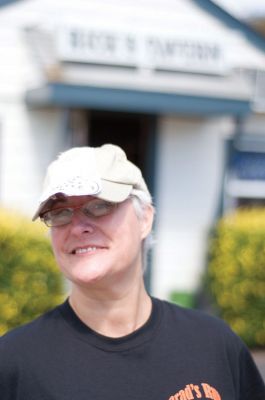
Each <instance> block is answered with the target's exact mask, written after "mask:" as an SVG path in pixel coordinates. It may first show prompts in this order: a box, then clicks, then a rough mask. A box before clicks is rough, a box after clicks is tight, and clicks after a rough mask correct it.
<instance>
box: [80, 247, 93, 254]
mask: <svg viewBox="0 0 265 400" xmlns="http://www.w3.org/2000/svg"><path fill="white" fill-rule="evenodd" d="M95 250H97V248H96V247H86V248H85V249H77V250H76V251H75V254H83V253H89V252H91V251H95Z"/></svg>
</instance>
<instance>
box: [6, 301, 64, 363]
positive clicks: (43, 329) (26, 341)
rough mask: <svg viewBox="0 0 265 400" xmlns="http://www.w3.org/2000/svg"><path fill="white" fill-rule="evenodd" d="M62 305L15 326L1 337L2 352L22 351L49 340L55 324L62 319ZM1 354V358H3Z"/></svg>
mask: <svg viewBox="0 0 265 400" xmlns="http://www.w3.org/2000/svg"><path fill="white" fill-rule="evenodd" d="M59 308H60V306H58V307H55V308H54V309H53V310H51V311H48V312H46V313H45V314H43V315H41V316H39V317H38V318H36V319H35V320H33V321H31V322H29V323H27V324H25V325H22V326H20V327H18V328H15V329H13V330H11V331H9V332H7V333H6V334H5V335H3V336H2V337H0V354H1V355H3V354H5V353H7V354H10V353H14V354H15V353H16V352H17V351H18V350H19V351H20V352H21V350H22V351H23V349H25V348H29V346H31V347H33V346H34V344H36V343H37V342H41V341H47V340H48V339H49V336H50V333H51V332H52V331H53V327H54V324H56V321H58V320H59V319H60V313H59V312H58V311H59ZM1 355H0V358H1Z"/></svg>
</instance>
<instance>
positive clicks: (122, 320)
mask: <svg viewBox="0 0 265 400" xmlns="http://www.w3.org/2000/svg"><path fill="white" fill-rule="evenodd" d="M69 301H70V305H71V307H72V308H73V310H74V311H75V313H76V314H77V316H78V317H79V318H80V319H81V320H82V321H83V322H84V323H85V324H86V325H87V326H89V327H90V328H91V329H93V330H94V331H96V332H98V333H100V334H102V335H104V336H108V337H121V336H126V335H128V334H130V333H132V332H134V331H135V330H136V329H138V328H140V327H141V326H142V325H143V324H144V323H145V322H146V321H147V320H148V318H149V316H150V314H151V308H152V303H151V299H150V297H149V295H148V294H147V292H146V290H145V286H144V282H143V279H141V280H139V282H138V283H137V285H136V284H133V285H132V287H131V288H129V289H128V288H127V290H124V291H122V292H121V291H120V290H119V291H118V292H117V291H115V290H114V289H111V290H110V291H108V292H107V293H106V291H103V292H102V293H101V291H97V292H95V291H91V290H86V289H85V288H80V287H76V286H73V289H72V293H71V295H70V299H69Z"/></svg>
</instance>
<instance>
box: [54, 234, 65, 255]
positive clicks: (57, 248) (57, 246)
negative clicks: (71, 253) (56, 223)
mask: <svg viewBox="0 0 265 400" xmlns="http://www.w3.org/2000/svg"><path fill="white" fill-rule="evenodd" d="M63 243H64V239H63V237H62V235H61V234H60V232H58V230H56V228H52V229H51V245H52V249H53V253H54V255H55V257H56V258H58V257H59V256H60V253H61V251H62V246H63Z"/></svg>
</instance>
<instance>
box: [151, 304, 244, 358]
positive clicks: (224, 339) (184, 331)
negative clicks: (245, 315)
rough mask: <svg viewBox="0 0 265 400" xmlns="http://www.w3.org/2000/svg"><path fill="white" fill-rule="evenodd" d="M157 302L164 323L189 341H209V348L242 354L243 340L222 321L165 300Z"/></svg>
mask: <svg viewBox="0 0 265 400" xmlns="http://www.w3.org/2000/svg"><path fill="white" fill-rule="evenodd" d="M155 301H157V302H159V303H160V307H161V309H162V314H163V320H164V323H165V324H167V325H168V326H170V329H173V330H176V332H178V333H179V334H181V335H182V336H183V335H184V336H185V337H187V338H188V339H189V340H193V342H197V343H199V342H200V341H203V342H205V341H208V345H209V346H215V345H217V344H218V345H219V346H220V345H223V346H224V347H229V350H232V349H234V350H235V351H236V352H240V350H241V348H242V346H243V347H244V344H243V342H242V341H241V339H240V338H239V337H238V336H237V335H236V334H235V333H234V332H233V331H232V330H231V328H230V327H229V326H228V325H227V324H226V322H224V321H223V320H222V319H220V318H218V317H216V316H213V315H210V314H207V313H206V312H203V311H200V310H194V309H188V308H184V307H180V306H178V305H176V304H173V303H169V302H167V301H164V300H158V299H155Z"/></svg>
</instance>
